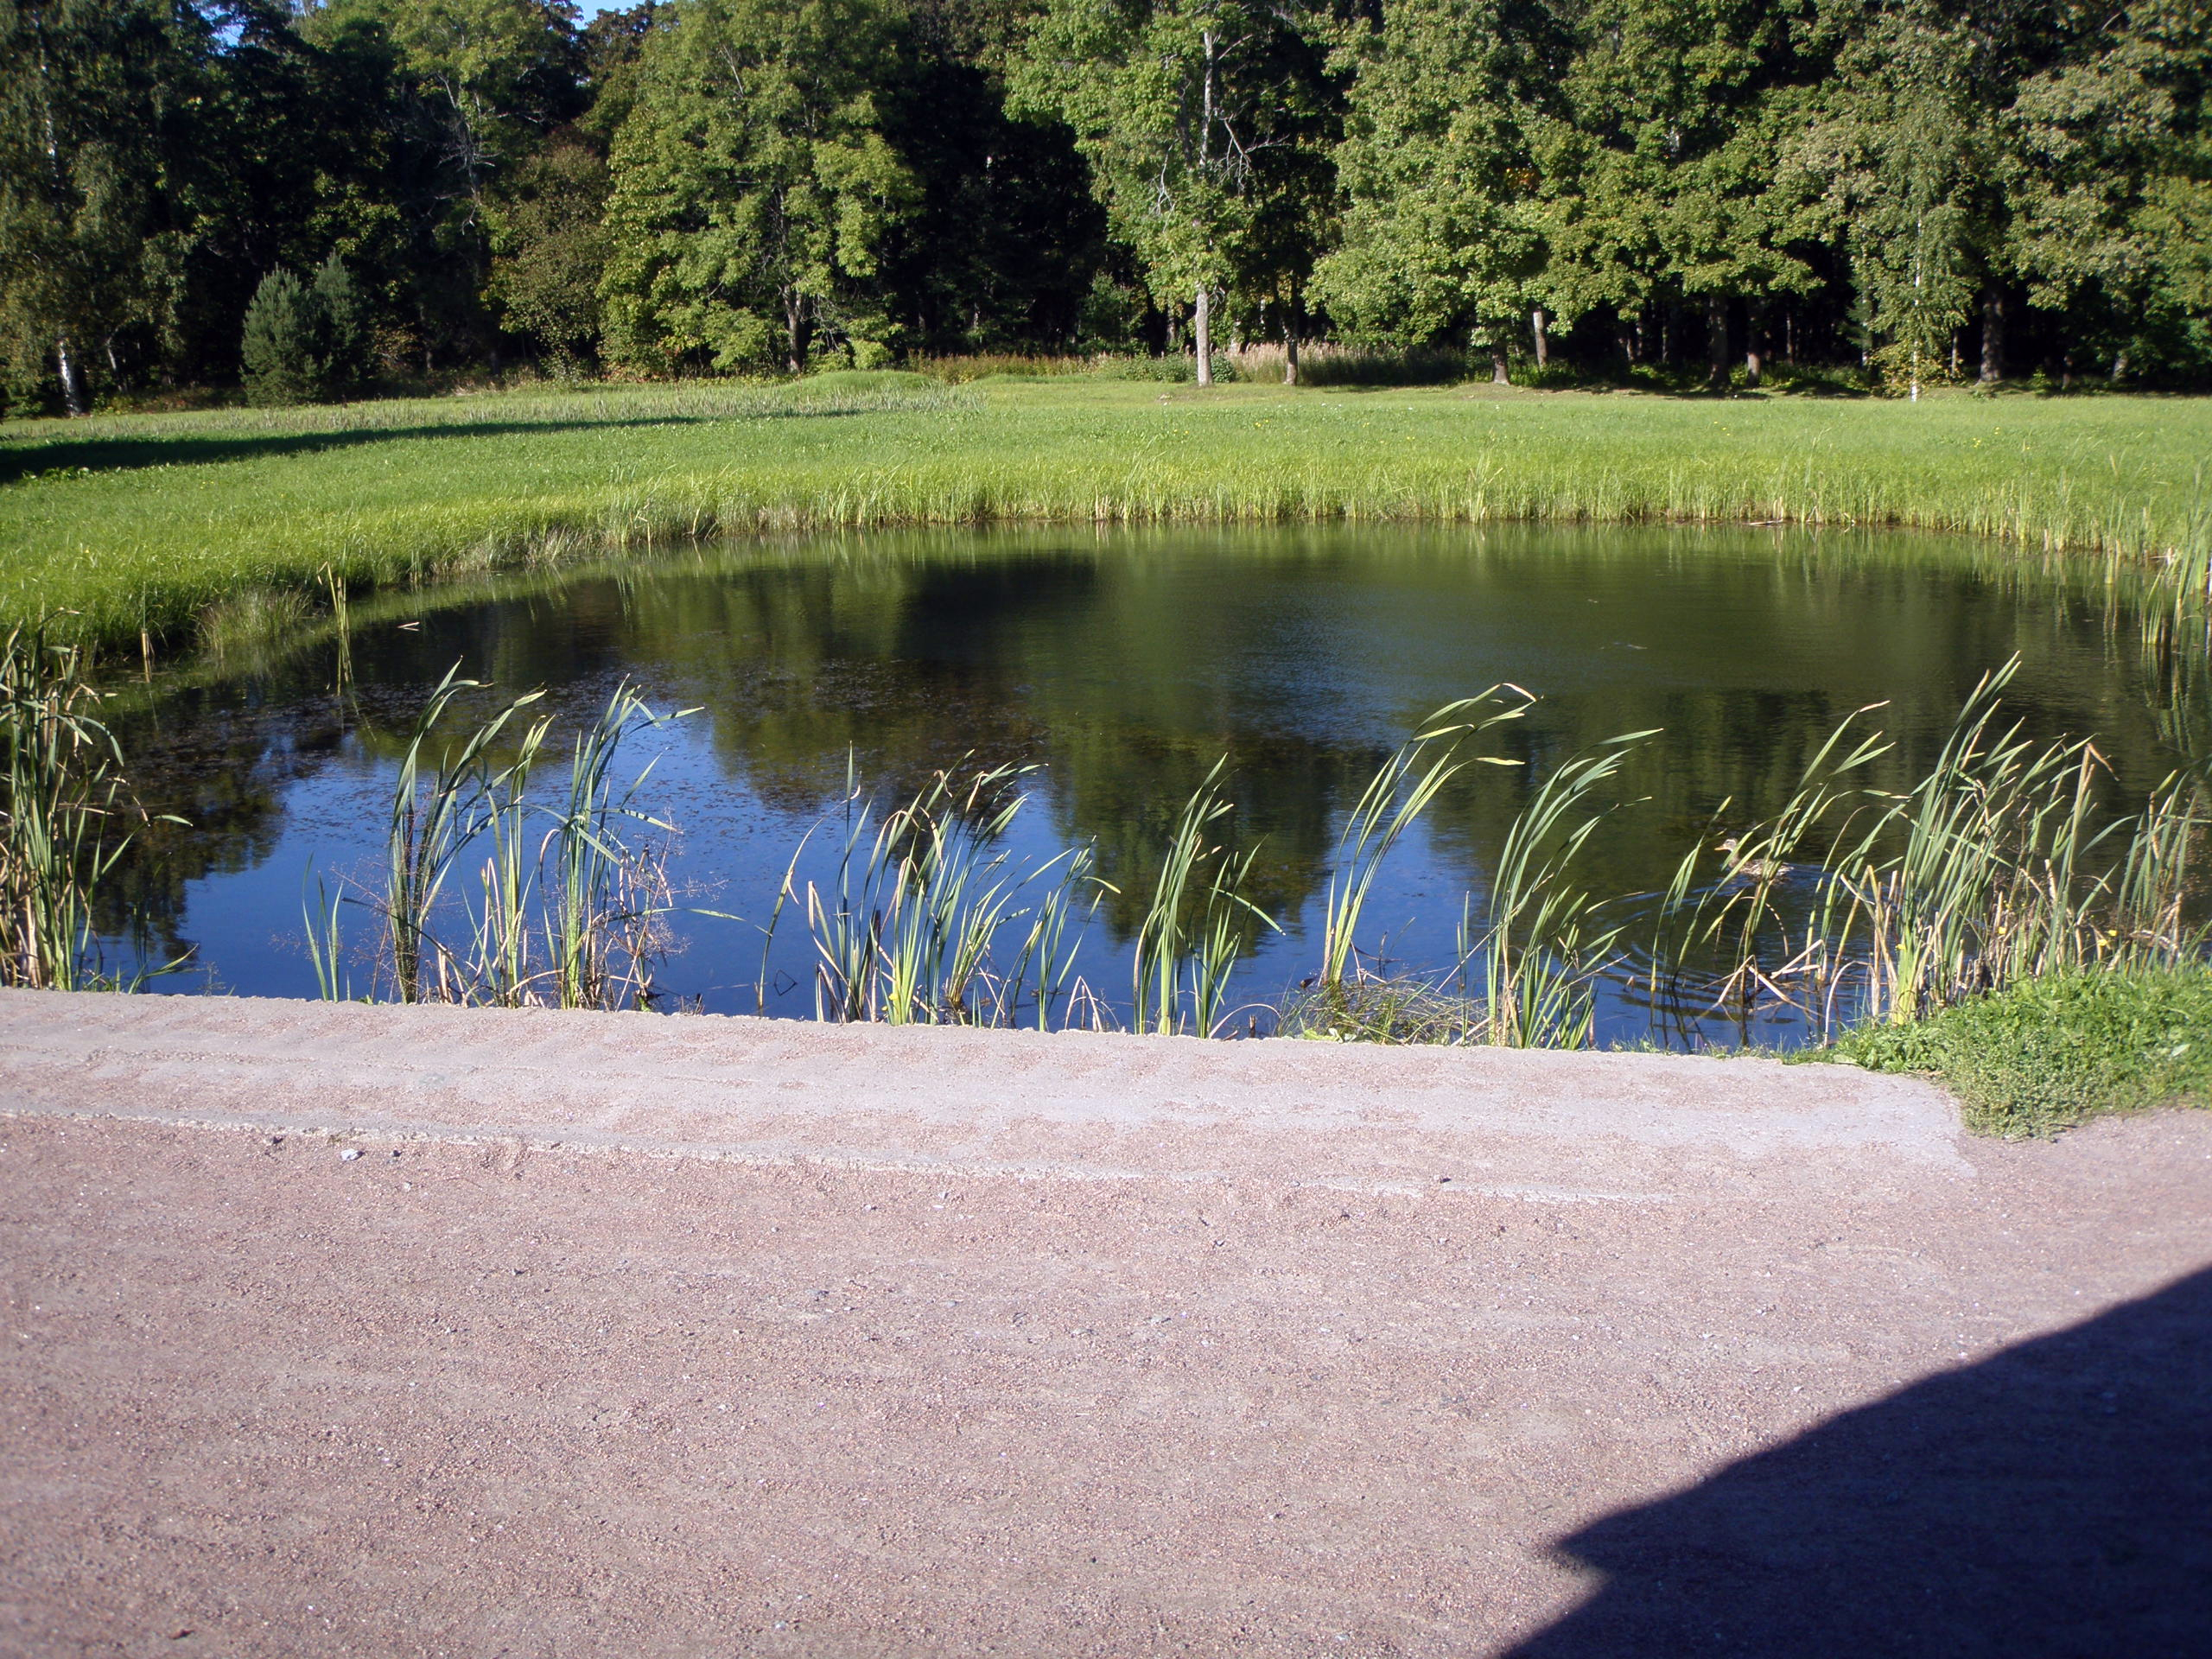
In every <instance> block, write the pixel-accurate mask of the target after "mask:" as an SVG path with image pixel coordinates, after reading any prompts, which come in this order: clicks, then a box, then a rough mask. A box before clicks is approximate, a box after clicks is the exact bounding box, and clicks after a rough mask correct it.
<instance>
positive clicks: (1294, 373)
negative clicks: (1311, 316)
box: [1282, 312, 1298, 386]
mask: <svg viewBox="0 0 2212 1659" xmlns="http://www.w3.org/2000/svg"><path fill="white" fill-rule="evenodd" d="M1282 383H1283V385H1286V386H1294V385H1297V384H1298V318H1297V317H1296V315H1294V314H1293V313H1291V312H1285V313H1284V314H1283V319H1282Z"/></svg>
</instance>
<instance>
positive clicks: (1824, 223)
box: [0, 0, 2212, 412]
mask: <svg viewBox="0 0 2212 1659" xmlns="http://www.w3.org/2000/svg"><path fill="white" fill-rule="evenodd" d="M2208 80H2212V0H2132V3H2131V0H2122V3H2120V4H2119V5H2117V6H2115V7H2111V8H2106V9H2103V10H2087V9H2081V8H2075V7H2069V6H2021V5H2018V4H2017V3H2015V0H643V3H640V4H639V5H636V6H634V7H633V8H632V9H630V10H614V11H607V12H602V13H601V14H599V15H598V16H594V18H593V19H592V20H591V21H590V22H588V23H583V22H580V20H579V17H578V14H577V13H576V11H575V10H574V8H573V7H572V6H570V5H569V4H568V3H566V0H290V3H288V0H0V397H4V399H5V407H6V409H7V410H10V411H15V412H32V411H36V410H67V411H80V410H86V409H89V408H91V407H92V406H94V404H97V403H98V402H99V401H100V400H101V399H103V398H107V397H115V396H118V395H124V396H128V395H137V394H149V393H160V392H162V391H165V390H168V389H173V388H185V387H194V386H211V385H212V386H218V387H219V386H224V385H238V384H240V383H241V382H242V381H243V380H245V379H246V378H257V380H258V382H259V383H260V384H262V385H264V386H265V387H274V386H276V385H277V384H278V383H279V381H283V374H279V375H277V378H274V379H272V378H270V374H269V373H266V372H259V371H253V370H251V365H249V363H248V360H247V340H248V338H249V334H251V337H252V338H253V339H254V340H256V341H257V344H256V345H255V346H254V347H253V350H254V352H255V353H258V354H259V355H258V358H257V360H258V361H260V362H262V363H264V365H265V364H268V363H270V362H275V361H277V359H276V358H272V357H270V351H271V350H272V349H273V347H272V346H271V345H270V341H271V340H272V339H275V338H277V335H276V334H272V333H271V330H272V329H276V328H277V324H278V321H280V320H281V319H284V318H292V317H294V315H295V314H296V316H297V318H302V319H305V318H310V317H311V316H312V315H323V314H324V313H326V312H327V310H328V307H327V306H326V305H324V303H323V302H322V301H321V300H319V299H317V298H316V297H315V296H317V295H318V294H320V293H321V292H322V289H321V288H320V287H319V286H318V284H319V283H321V282H322V281H323V274H325V273H335V275H334V276H332V277H330V280H331V281H334V282H340V283H343V284H344V285H345V289H346V298H345V299H344V302H343V305H342V307H341V309H343V310H344V311H345V312H346V315H347V316H348V317H349V318H350V319H351V321H349V323H348V325H347V327H348V328H349V329H350V330H351V334H350V335H349V339H350V340H351V342H352V343H351V344H349V345H348V346H346V351H345V353H344V355H345V358H346V366H345V367H344V370H343V372H342V373H340V372H338V371H337V370H334V369H331V368H329V367H327V366H326V367H325V368H322V369H318V370H317V371H315V373H313V374H310V375H308V378H306V379H305V380H302V381H301V382H300V386H301V391H300V394H299V395H309V394H313V395H328V394H329V393H331V392H332V391H334V390H336V389H337V388H338V387H339V386H340V385H341V384H342V385H346V386H347V387H359V386H362V385H369V384H372V383H375V382H378V381H381V382H384V383H386V384H395V385H396V384H401V383H408V382H419V381H420V380H421V379H422V378H423V377H424V376H435V375H439V374H442V373H449V372H464V371H468V370H472V369H475V368H480V367H491V368H497V367H499V366H500V365H503V364H505V363H507V362H511V361H512V360H514V359H534V360H536V361H538V362H540V363H543V364H544V365H547V366H549V367H551V368H554V369H556V370H557V371H559V372H577V371H588V370H591V369H592V368H594V366H598V367H606V368H612V369H617V370H620V371H623V372H646V373H657V374H658V373H716V372H735V371H744V372H756V371H782V372H791V371H796V370H799V369H803V368H805V367H807V366H810V365H815V364H818V363H821V362H823V361H825V360H833V361H837V362H843V363H849V364H871V363H875V362H882V361H890V360H893V359H899V358H912V357H915V356H918V355H928V354H933V353H959V352H983V351H996V352H1005V351H1014V352H1022V351H1029V352H1047V353H1065V352H1121V353H1158V352H1161V351H1175V350H1181V351H1186V352H1189V353H1192V354H1194V355H1195V356H1196V357H1197V359H1198V365H1197V367H1198V372H1200V373H1201V374H1203V373H1205V372H1206V371H1207V369H1208V368H1209V367H1210V365H1211V362H1212V359H1213V355H1214V353H1215V350H1216V348H1217V346H1218V345H1219V344H1220V343H1221V339H1222V336H1224V334H1225V335H1226V336H1227V337H1228V340H1229V341H1230V343H1231V344H1235V343H1237V342H1239V341H1243V340H1252V339H1255V338H1257V337H1262V336H1265V337H1280V338H1281V339H1282V340H1285V341H1287V342H1288V343H1289V344H1290V346H1292V348H1293V353H1294V351H1295V346H1296V343H1297V342H1298V340H1300V338H1307V339H1316V338H1320V339H1325V338H1332V337H1333V338H1337V339H1340V340H1357V341H1360V342H1363V343H1366V344H1368V345H1370V346H1376V347H1381V348H1387V349H1396V350H1401V351H1405V352H1408V353H1414V352H1426V353H1444V354H1446V355H1447V356H1449V357H1451V358H1452V359H1457V360H1461V361H1465V362H1467V363H1469V364H1470V365H1479V366H1480V367H1481V368H1484V369H1487V370H1488V371H1489V372H1491V373H1493V374H1495V375H1498V376H1517V375H1522V374H1526V373H1531V372H1535V373H1541V374H1546V375H1551V376H1559V375H1562V374H1565V375H1589V376H1598V377H1608V378H1619V377H1622V376H1627V375H1639V374H1653V375H1658V376H1661V377H1664V378H1669V379H1671V380H1673V381H1675V382H1678V383H1682V384H1694V383H1696V382H1698V381H1700V380H1702V381H1707V382H1709V383H1711V384H1713V385H1738V384H1742V383H1744V382H1745V381H1751V382H1757V381H1758V379H1760V378H1762V377H1763V376H1765V375H1768V374H1771V373H1773V372H1776V370H1777V365H1781V366H1786V367H1787V368H1788V369H1789V371H1790V372H1815V371H1821V372H1842V373H1845V374H1847V375H1848V376H1851V377H1855V378H1860V379H1863V380H1866V381H1872V382H1875V383H1879V384H1883V385H1890V386H1894V387H1895V388H1897V390H1899V391H1904V392H1908V393H1914V394H1916V392H1917V391H1918V390H1919V388H1921V387H1922V386H1923V385H1929V384H1932V383H1936V382H1941V381H1944V380H1971V379H1974V378H1982V379H1989V380H1994V379H1998V378H2005V377H2017V376H2020V375H2032V374H2041V375H2045V376H2048V377H2050V378H2051V379H2053V380H2055V381H2056V382H2059V383H2061V384H2067V383H2071V382H2075V381H2078V380H2082V379H2085V378H2096V379H2100V380H2104V381H2109V382H2113V383H2117V384H2124V385H2133V384H2146V385H2170V386H2201V385H2208V384H2212V129H2209V128H2208V124H2207V111H2206V107H2205V99H2206V90H2207V85H2208ZM279 272H290V273H296V275H295V276H293V277H287V278H285V279H284V281H283V282H280V283H277V286H276V287H275V288H270V289H268V295H269V297H268V299H267V300H266V302H265V303H264V307H263V310H262V313H261V315H260V321H258V322H257V323H256V324H255V325H254V328H253V329H252V330H251V331H250V330H249V329H248V327H247V321H248V319H247V311H248V307H249V304H250V302H252V301H253V299H254V296H256V295H257V294H260V293H262V292H263V291H264V287H265V285H266V284H268V283H270V282H271V281H272V280H274V279H275V277H276V274H277V273H279ZM294 289H297V290H298V296H294V293H293V290H294ZM333 291H335V290H333ZM301 296H303V297H301ZM318 307H321V310H320V311H319V310H318ZM302 329H305V330H306V332H301V330H302ZM284 330H289V331H290V332H289V333H285V332H283V331H284ZM278 332H279V333H281V334H283V338H285V339H287V340H291V339H294V338H297V339H298V340H309V339H310V336H312V335H313V333H314V331H313V330H312V329H309V328H307V326H306V324H305V323H304V322H302V323H301V324H300V327H299V328H294V327H293V325H292V323H291V322H289V321H288V322H284V323H283V329H280V330H278ZM286 349H287V350H288V351H289V349H290V348H289V346H288V347H287V348H286ZM301 349H302V350H303V351H306V350H308V348H307V347H306V346H302V348H301ZM280 355H281V354H280ZM308 355H309V356H311V357H314V358H315V360H316V361H317V362H319V363H321V362H327V363H334V362H336V361H337V359H336V357H334V355H333V351H332V348H331V347H330V346H328V345H327V343H326V344H324V345H321V346H315V347H314V349H313V350H312V351H308ZM286 360H289V359H286ZM1293 360H1294V361H1295V358H1294V357H1293ZM289 372H290V371H289V370H288V371H285V373H289ZM302 373H305V371H304V370H302ZM285 384H289V382H285Z"/></svg>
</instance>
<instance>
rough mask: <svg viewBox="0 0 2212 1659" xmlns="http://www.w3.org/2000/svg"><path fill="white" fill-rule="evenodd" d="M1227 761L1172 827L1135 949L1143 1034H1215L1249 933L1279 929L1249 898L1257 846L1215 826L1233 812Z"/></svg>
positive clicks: (1134, 1004) (1137, 1019)
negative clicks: (1235, 841)
mask: <svg viewBox="0 0 2212 1659" xmlns="http://www.w3.org/2000/svg"><path fill="white" fill-rule="evenodd" d="M1228 766H1229V762H1228V759H1227V757H1226V756H1224V758H1223V759H1221V760H1217V761H1215V762H1214V764H1213V766H1212V768H1211V770H1210V771H1209V772H1207V773H1206V775H1205V779H1203V780H1202V781H1201V782H1200V783H1199V785H1198V788H1196V789H1195V790H1193V791H1192V792H1191V796H1190V798H1189V799H1188V800H1186V801H1185V802H1184V804H1183V808H1182V810H1181V811H1180V812H1179V813H1178V814H1177V815H1176V818H1175V824H1174V828H1173V829H1171V830H1170V831H1169V832H1168V836H1167V848H1166V856H1165V857H1163V858H1162V859H1161V861H1160V875H1159V879H1158V880H1156V881H1154V884H1153V891H1152V901H1151V903H1150V904H1149V905H1147V906H1146V908H1145V913H1144V919H1143V921H1142V922H1141V924H1139V925H1138V928H1137V937H1136V945H1135V950H1134V952H1133V953H1132V963H1131V980H1132V988H1133V993H1134V994H1133V996H1132V1000H1131V1020H1132V1023H1133V1026H1134V1028H1135V1029H1136V1030H1138V1031H1147V1032H1153V1033H1157V1034H1159V1035H1160V1036H1169V1035H1172V1034H1173V1033H1176V1032H1179V1031H1187V1032H1190V1033H1193V1034H1194V1035H1197V1036H1200V1037H1212V1036H1216V1035H1218V1034H1219V1033H1220V1030H1221V1027H1222V1020H1223V1015H1224V1006H1225V1001H1226V997H1227V995H1228V990H1229V976H1230V974H1231V973H1232V972H1233V971H1234V970H1235V969H1236V958H1237V957H1239V956H1240V955H1241V954H1243V947H1244V942H1245V939H1246V938H1247V936H1248V933H1249V930H1250V929H1251V928H1252V927H1254V926H1255V925H1256V926H1259V927H1265V928H1272V929H1275V930H1276V931H1281V929H1280V925H1279V924H1278V923H1277V922H1276V921H1275V919H1274V918H1273V917H1271V916H1269V915H1268V913H1267V912H1265V911H1263V910H1262V909H1261V908H1260V907H1259V906H1257V905H1255V904H1254V903H1253V902H1252V901H1251V900H1250V899H1248V898H1246V897H1245V895H1244V888H1245V886H1246V884H1247V882H1248V881H1249V880H1250V878H1251V874H1252V862H1253V860H1254V859H1255V858H1256V857H1257V856H1258V855H1259V849H1258V848H1257V847H1256V846H1254V847H1247V848H1245V849H1243V851H1242V852H1241V853H1240V852H1238V851H1237V850H1236V849H1235V848H1234V847H1232V846H1231V845H1230V843H1229V841H1228V839H1227V838H1226V837H1225V836H1223V835H1221V834H1220V833H1219V831H1218V830H1217V825H1220V824H1222V823H1224V821H1225V820H1228V819H1229V818H1230V816H1231V814H1232V813H1233V812H1234V810H1235V807H1234V805H1233V804H1232V803H1231V802H1230V800H1229V799H1228V798H1227V797H1226V796H1224V794H1223V793H1222V791H1221V783H1222V779H1223V775H1224V772H1226V771H1227V770H1228Z"/></svg>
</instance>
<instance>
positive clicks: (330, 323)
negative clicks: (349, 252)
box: [308, 249, 371, 397]
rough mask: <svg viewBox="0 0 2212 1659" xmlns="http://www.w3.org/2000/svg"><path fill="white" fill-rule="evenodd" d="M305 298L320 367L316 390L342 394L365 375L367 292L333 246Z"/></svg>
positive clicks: (366, 357) (368, 343) (366, 363)
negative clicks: (312, 316) (314, 329)
mask: <svg viewBox="0 0 2212 1659" xmlns="http://www.w3.org/2000/svg"><path fill="white" fill-rule="evenodd" d="M308 298H309V300H310V302H311V308H312V309H313V311H314V312H315V323H316V326H317V329H318V335H317V340H316V342H315V344H316V355H317V357H318V358H319V359H320V360H321V375H320V377H319V381H318V385H317V386H316V391H317V392H318V393H319V394H320V395H321V396H323V397H343V396H344V395H345V394H346V393H347V392H350V391H354V390H356V389H357V388H359V385H361V383H362V382H363V381H365V380H366V379H367V378H368V377H369V354H370V346H371V336H370V322H369V298H368V296H367V295H366V294H365V293H364V292H363V291H362V289H361V285H360V284H359V283H357V282H356V281H354V280H353V271H352V270H350V269H348V268H347V266H346V262H345V261H344V260H343V259H341V258H340V257H339V256H338V251H337V250H336V249H332V250H331V252H330V257H328V258H327V259H325V260H324V261H323V262H322V264H321V268H320V269H319V270H316V272H315V287H314V288H313V289H311V290H310V291H309V295H308Z"/></svg>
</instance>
